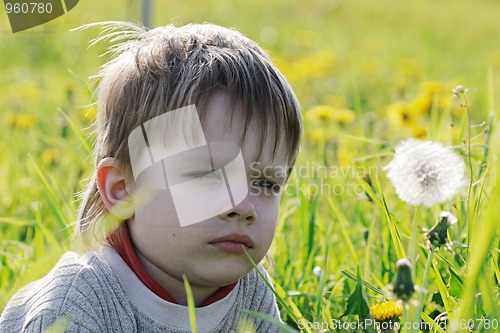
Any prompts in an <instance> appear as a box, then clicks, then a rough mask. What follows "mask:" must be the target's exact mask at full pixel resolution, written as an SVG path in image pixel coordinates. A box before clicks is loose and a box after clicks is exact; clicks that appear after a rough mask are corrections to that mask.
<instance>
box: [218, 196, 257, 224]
mask: <svg viewBox="0 0 500 333" xmlns="http://www.w3.org/2000/svg"><path fill="white" fill-rule="evenodd" d="M219 217H220V218H221V219H223V220H226V221H246V222H248V224H251V223H254V222H255V221H256V220H257V212H256V211H255V207H254V205H253V203H252V202H251V201H250V199H249V198H248V196H247V197H246V198H245V199H244V200H243V201H242V202H240V203H239V204H238V205H236V206H234V207H233V208H232V209H230V210H228V211H226V212H224V213H222V214H220V215H219Z"/></svg>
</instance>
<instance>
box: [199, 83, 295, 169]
mask: <svg viewBox="0 0 500 333" xmlns="http://www.w3.org/2000/svg"><path fill="white" fill-rule="evenodd" d="M199 111H200V110H199ZM203 113H204V114H203V121H202V127H203V132H204V134H205V138H206V140H207V142H231V143H234V144H237V145H240V146H241V150H242V152H243V155H244V158H245V162H247V163H253V162H259V163H262V164H263V165H276V166H280V167H286V165H287V159H288V153H287V150H286V145H285V142H284V140H285V139H284V136H283V135H282V133H281V134H280V133H278V131H277V130H276V126H268V131H267V133H266V136H265V137H263V136H262V126H261V124H260V123H259V121H258V120H256V119H251V120H250V122H249V125H248V127H247V129H246V135H245V137H244V139H243V141H242V140H241V139H242V135H243V133H244V132H245V116H246V113H245V110H244V108H243V107H242V106H241V104H238V103H236V104H235V103H232V102H231V99H230V97H229V95H228V94H227V93H224V92H217V93H216V94H214V95H213V96H212V97H211V98H210V99H209V100H208V102H207V103H206V105H205V107H204V109H203ZM281 132H283V131H281ZM276 135H279V136H280V137H279V139H278V147H277V149H276V153H274V151H275V138H276ZM241 142H243V143H242V144H240V143H241ZM261 147H262V151H261V152H260V156H259V150H260V148H261Z"/></svg>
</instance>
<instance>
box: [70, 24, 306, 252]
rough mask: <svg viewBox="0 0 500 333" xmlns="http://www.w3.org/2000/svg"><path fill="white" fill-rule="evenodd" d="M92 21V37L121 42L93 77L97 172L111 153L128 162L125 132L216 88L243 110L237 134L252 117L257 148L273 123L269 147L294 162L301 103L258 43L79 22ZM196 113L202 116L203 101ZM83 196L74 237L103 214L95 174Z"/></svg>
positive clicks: (222, 31) (180, 30)
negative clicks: (95, 32) (95, 31)
mask: <svg viewBox="0 0 500 333" xmlns="http://www.w3.org/2000/svg"><path fill="white" fill-rule="evenodd" d="M96 25H99V26H102V27H103V33H101V35H100V36H99V37H98V38H97V39H95V40H94V43H97V42H100V41H102V40H106V39H109V40H111V42H118V43H117V44H115V45H114V46H112V47H111V48H110V53H111V55H112V57H111V60H110V61H108V62H107V63H106V64H105V65H104V66H103V67H102V68H101V70H100V71H99V73H98V74H97V75H96V78H97V79H98V80H100V82H99V84H98V87H97V91H96V93H97V94H96V97H97V110H98V113H97V119H96V124H95V126H96V127H95V132H96V134H97V138H96V142H95V147H94V158H95V168H96V169H95V170H97V165H98V163H99V162H100V161H101V160H102V159H103V158H105V157H108V156H111V157H114V158H115V159H116V160H117V161H118V162H119V163H120V165H123V166H125V167H130V156H129V149H128V136H129V134H130V133H131V132H132V131H133V130H134V129H135V128H136V127H138V126H141V124H143V123H144V122H146V121H148V120H150V119H152V118H154V117H156V116H159V115H161V114H163V113H165V112H168V111H172V110H175V109H178V108H181V107H183V106H187V105H191V104H197V106H198V109H199V110H200V108H199V107H200V105H201V106H203V105H205V103H207V101H208V99H209V98H210V96H212V95H213V94H214V93H216V92H217V91H221V90H222V91H224V92H226V93H227V94H228V95H229V96H230V98H231V102H232V103H239V104H240V105H241V106H243V109H244V110H246V112H247V113H246V115H245V124H244V129H245V130H244V131H243V133H242V136H241V140H242V141H243V140H244V138H245V136H246V129H247V127H248V125H249V123H250V121H251V120H256V121H257V122H258V123H259V125H260V128H261V133H260V152H261V151H262V147H263V145H264V143H265V142H266V141H267V140H266V139H267V138H268V133H269V130H270V128H276V129H277V131H278V134H277V135H274V153H276V150H277V149H278V145H279V144H281V143H283V144H285V146H286V150H287V152H288V165H289V166H290V167H292V166H293V165H294V163H295V159H296V157H297V153H298V148H299V143H300V138H301V134H302V116H301V112H300V107H299V104H298V101H297V98H296V96H295V94H294V92H293V90H292V88H291V87H290V85H289V84H288V82H287V81H286V79H285V78H284V77H283V75H282V74H281V73H280V72H279V70H278V69H277V68H276V67H275V66H274V65H273V64H272V62H271V60H270V59H269V56H268V55H267V54H266V53H265V52H264V51H263V50H262V49H261V48H260V47H259V46H258V45H257V43H255V42H253V41H252V40H250V39H249V38H247V37H245V36H243V35H242V34H241V33H239V32H237V31H235V30H233V29H227V28H223V27H220V26H217V25H214V24H188V25H185V26H182V27H175V26H173V25H167V26H163V27H158V28H155V29H152V30H147V29H146V28H144V27H142V26H138V25H134V24H131V23H125V22H102V23H95V24H90V25H86V26H84V27H82V28H87V27H89V26H96ZM200 112H201V117H202V119H203V107H201V111H200ZM281 137H284V138H285V139H282V140H283V142H280V141H279V140H280V138H281ZM82 197H83V198H82V202H81V205H80V209H79V212H78V220H77V222H76V228H75V233H76V234H77V235H84V234H86V233H89V231H90V230H92V229H94V228H92V227H94V226H97V225H98V224H99V223H101V222H102V220H103V218H104V217H105V216H106V213H107V210H106V207H105V206H104V202H103V200H102V198H101V196H100V194H99V191H98V189H97V182H96V172H94V173H93V175H92V176H91V177H90V179H89V183H88V186H87V189H86V191H85V192H84V193H83V196H82ZM108 215H110V214H108ZM100 221H101V222H100ZM97 229H98V228H97ZM108 229H109V228H108ZM111 229H112V228H111ZM109 231H110V230H107V231H106V232H105V233H108V232H109ZM91 234H92V233H91ZM94 236H95V237H94ZM94 236H92V237H90V239H91V240H93V241H96V240H98V242H102V240H103V238H102V236H103V235H101V236H96V235H94ZM104 236H106V235H104ZM99 238H100V239H99ZM87 245H88V244H87Z"/></svg>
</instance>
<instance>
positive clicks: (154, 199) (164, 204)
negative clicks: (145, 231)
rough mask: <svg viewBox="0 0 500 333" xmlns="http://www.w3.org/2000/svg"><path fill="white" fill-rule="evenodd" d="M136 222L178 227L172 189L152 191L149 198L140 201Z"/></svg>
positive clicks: (137, 205)
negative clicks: (171, 193)
mask: <svg viewBox="0 0 500 333" xmlns="http://www.w3.org/2000/svg"><path fill="white" fill-rule="evenodd" d="M134 220H135V224H139V225H141V226H143V227H166V226H171V227H178V226H179V220H178V218H177V213H176V211H175V206H174V204H173V201H172V196H171V195H170V191H166V190H161V191H155V192H154V193H150V195H149V197H148V200H146V201H142V202H141V201H138V202H137V204H136V210H135V218H134Z"/></svg>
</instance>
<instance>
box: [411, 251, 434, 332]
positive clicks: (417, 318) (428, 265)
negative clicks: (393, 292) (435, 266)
mask: <svg viewBox="0 0 500 333" xmlns="http://www.w3.org/2000/svg"><path fill="white" fill-rule="evenodd" d="M433 255H434V246H432V247H431V250H430V251H429V255H428V256H427V263H426V264H425V271H424V276H423V277H422V283H421V284H420V295H419V297H418V305H417V313H416V314H415V320H414V323H420V320H421V318H420V315H421V313H422V308H423V302H424V294H425V286H426V284H427V277H428V275H429V271H430V268H431V263H432V257H433Z"/></svg>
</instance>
